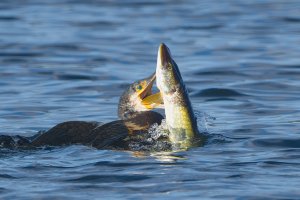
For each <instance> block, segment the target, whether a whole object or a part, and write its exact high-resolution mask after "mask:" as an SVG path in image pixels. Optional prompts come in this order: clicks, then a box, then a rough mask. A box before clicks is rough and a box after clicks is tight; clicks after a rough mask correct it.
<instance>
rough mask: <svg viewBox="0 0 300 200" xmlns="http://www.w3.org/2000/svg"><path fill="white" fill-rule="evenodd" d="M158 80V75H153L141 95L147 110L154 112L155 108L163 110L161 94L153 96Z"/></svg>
mask: <svg viewBox="0 0 300 200" xmlns="http://www.w3.org/2000/svg"><path fill="white" fill-rule="evenodd" d="M155 79H156V73H154V74H152V75H151V76H150V77H149V78H148V79H146V81H147V86H146V87H145V89H144V91H143V92H142V93H140V98H141V103H142V105H143V106H145V107H146V108H147V109H149V110H152V109H154V108H163V100H162V98H161V95H160V92H158V93H155V94H152V87H153V84H154V81H155Z"/></svg>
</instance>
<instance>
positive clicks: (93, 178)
mask: <svg viewBox="0 0 300 200" xmlns="http://www.w3.org/2000/svg"><path fill="white" fill-rule="evenodd" d="M149 178H150V177H149V176H146V175H88V176H82V177H80V178H74V179H67V180H66V181H67V182H77V183H103V182H105V183H113V182H121V183H126V182H134V181H142V180H147V179H149Z"/></svg>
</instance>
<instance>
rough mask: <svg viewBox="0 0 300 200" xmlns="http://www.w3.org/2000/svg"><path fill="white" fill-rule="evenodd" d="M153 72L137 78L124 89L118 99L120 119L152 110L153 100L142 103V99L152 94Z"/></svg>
mask: <svg viewBox="0 0 300 200" xmlns="http://www.w3.org/2000/svg"><path fill="white" fill-rule="evenodd" d="M155 78H156V76H155V73H154V74H152V75H151V76H150V77H148V78H145V79H141V80H138V81H136V82H134V83H132V84H131V85H129V87H128V88H127V89H126V90H125V91H124V93H123V94H122V96H121V97H120V101H119V108H118V115H119V117H120V118H121V119H127V118H131V117H133V116H134V115H135V114H137V113H138V112H142V111H148V110H152V109H153V108H154V107H157V106H155V105H156V104H155V102H152V103H151V104H149V103H147V104H146V103H142V100H143V99H145V98H146V97H148V96H150V95H152V86H153V83H154V81H155Z"/></svg>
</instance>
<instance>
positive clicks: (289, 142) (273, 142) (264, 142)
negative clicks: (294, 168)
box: [251, 138, 300, 148]
mask: <svg viewBox="0 0 300 200" xmlns="http://www.w3.org/2000/svg"><path fill="white" fill-rule="evenodd" d="M251 144H253V145H254V146H258V147H275V148H300V139H285V138H283V139H280V138H270V139H256V140H253V141H252V142H251Z"/></svg>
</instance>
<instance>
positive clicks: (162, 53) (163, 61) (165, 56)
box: [157, 43, 173, 67]
mask: <svg viewBox="0 0 300 200" xmlns="http://www.w3.org/2000/svg"><path fill="white" fill-rule="evenodd" d="M172 61H173V59H172V56H171V52H170V50H169V48H168V47H167V45H165V44H164V43H161V44H160V45H159V48H158V54H157V66H161V67H167V66H168V65H172Z"/></svg>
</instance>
